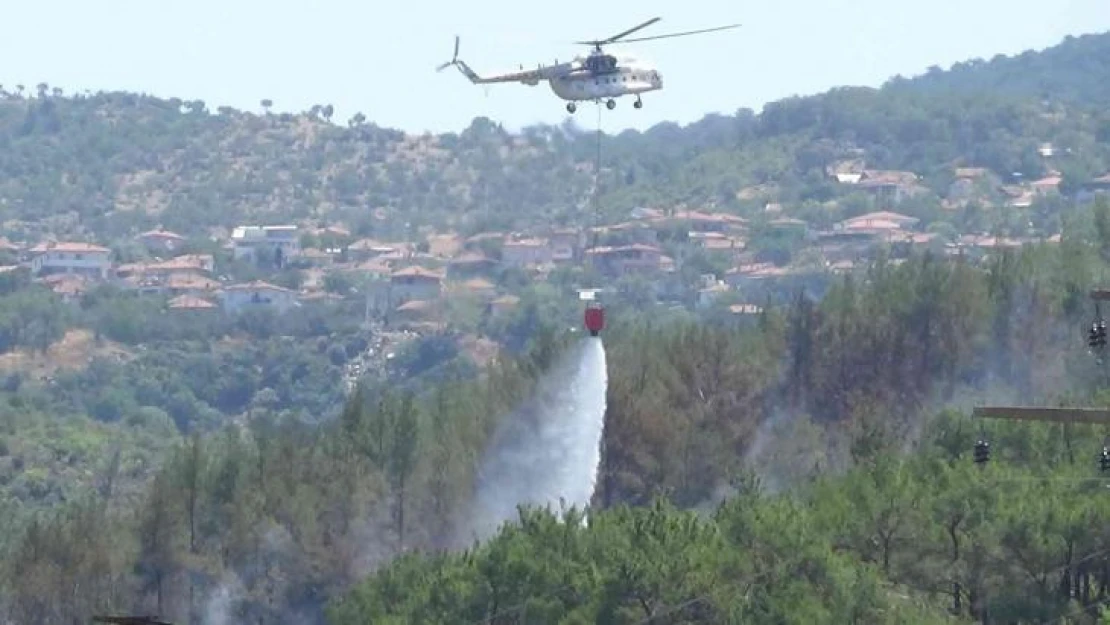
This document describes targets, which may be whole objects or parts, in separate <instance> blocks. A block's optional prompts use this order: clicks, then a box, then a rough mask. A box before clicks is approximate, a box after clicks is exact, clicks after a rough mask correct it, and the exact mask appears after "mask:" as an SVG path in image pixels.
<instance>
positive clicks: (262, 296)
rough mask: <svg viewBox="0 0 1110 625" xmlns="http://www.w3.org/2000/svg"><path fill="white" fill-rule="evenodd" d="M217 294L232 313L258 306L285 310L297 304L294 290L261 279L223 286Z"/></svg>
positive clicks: (278, 310)
mask: <svg viewBox="0 0 1110 625" xmlns="http://www.w3.org/2000/svg"><path fill="white" fill-rule="evenodd" d="M219 296H220V300H221V303H222V304H223V308H224V310H226V311H227V312H229V313H232V314H234V313H238V312H242V311H244V310H249V309H258V308H269V309H273V310H275V311H277V312H286V311H288V310H289V309H291V308H293V307H295V306H297V304H298V302H297V292H296V291H292V290H290V289H286V288H284V287H280V286H277V285H275V284H270V283H269V282H264V281H262V280H256V281H254V282H248V283H245V284H233V285H231V286H227V287H224V289H223V291H221V292H220V294H219Z"/></svg>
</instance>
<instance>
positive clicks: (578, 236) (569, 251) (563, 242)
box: [547, 228, 586, 263]
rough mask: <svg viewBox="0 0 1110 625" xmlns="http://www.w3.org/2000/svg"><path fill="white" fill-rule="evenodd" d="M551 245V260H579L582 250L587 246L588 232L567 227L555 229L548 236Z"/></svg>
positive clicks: (557, 261)
mask: <svg viewBox="0 0 1110 625" xmlns="http://www.w3.org/2000/svg"><path fill="white" fill-rule="evenodd" d="M547 240H548V245H549V246H550V247H551V260H552V261H553V262H556V263H565V262H572V261H575V260H578V259H579V258H581V256H582V250H584V249H585V248H586V232H585V231H584V230H576V229H572V228H565V229H560V230H555V231H553V232H552V233H551V235H550V236H549V237H548V239H547Z"/></svg>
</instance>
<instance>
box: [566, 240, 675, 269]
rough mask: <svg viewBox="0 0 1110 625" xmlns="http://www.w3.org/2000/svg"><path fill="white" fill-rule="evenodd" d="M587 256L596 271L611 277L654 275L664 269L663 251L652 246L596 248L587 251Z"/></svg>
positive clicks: (636, 245) (634, 245)
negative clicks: (630, 274)
mask: <svg viewBox="0 0 1110 625" xmlns="http://www.w3.org/2000/svg"><path fill="white" fill-rule="evenodd" d="M586 256H587V257H588V258H590V259H591V262H592V264H593V266H594V268H595V269H597V270H598V271H600V272H602V273H605V274H608V275H610V276H621V275H625V274H628V273H645V272H646V273H652V272H656V271H660V270H662V269H663V268H664V262H663V258H664V257H663V250H661V249H659V248H658V247H654V246H651V245H640V244H633V245H624V246H620V247H595V248H592V249H589V250H586ZM672 262H673V261H672Z"/></svg>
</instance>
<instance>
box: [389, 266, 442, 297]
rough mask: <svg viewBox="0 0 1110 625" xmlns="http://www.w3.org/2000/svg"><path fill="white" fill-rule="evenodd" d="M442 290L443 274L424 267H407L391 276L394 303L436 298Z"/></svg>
mask: <svg viewBox="0 0 1110 625" xmlns="http://www.w3.org/2000/svg"><path fill="white" fill-rule="evenodd" d="M442 290H443V275H441V274H440V273H439V272H437V271H432V270H430V269H425V268H423V267H418V266H413V267H405V268H404V269H399V270H397V271H394V272H393V274H392V275H391V276H390V277H389V292H390V302H391V303H392V304H393V305H398V304H402V303H404V302H407V301H409V300H414V299H420V300H430V299H435V298H437V297H439V294H440V292H441V291H442Z"/></svg>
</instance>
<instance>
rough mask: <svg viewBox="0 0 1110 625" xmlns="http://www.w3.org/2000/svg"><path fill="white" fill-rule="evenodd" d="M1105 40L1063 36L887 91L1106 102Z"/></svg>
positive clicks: (1109, 63)
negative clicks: (984, 93)
mask: <svg viewBox="0 0 1110 625" xmlns="http://www.w3.org/2000/svg"><path fill="white" fill-rule="evenodd" d="M1108 75H1110V37H1107V35H1106V34H1105V33H1103V34H1092V35H1082V36H1079V37H1072V36H1068V37H1066V38H1065V39H1064V41H1063V42H1061V43H1060V44H1059V45H1056V46H1053V47H1051V48H1048V49H1046V50H1027V51H1025V52H1023V53H1021V54H1018V55H1014V56H1006V55H1003V54H999V55H997V56H995V57H994V58H992V59H990V60H984V59H974V60H970V61H964V62H962V63H956V64H955V65H953V66H952V67H951V68H949V69H948V70H947V71H945V70H942V69H941V68H939V67H933V68H931V69H930V70H929V71H928V72H927V73H926V74H925V75H923V76H918V77H915V78H914V79H913V80H906V79H904V78H897V79H894V80H891V81H890V82H889V83H888V86H889V87H897V88H900V89H907V90H909V91H911V92H916V93H924V92H929V91H945V90H952V91H962V92H965V93H967V92H973V93H979V92H982V91H991V92H994V93H1005V94H1007V95H1015V96H1025V97H1028V96H1033V97H1038V98H1044V99H1046V100H1056V101H1061V100H1062V101H1067V102H1072V103H1084V102H1085V103H1097V102H1107V101H1110V82H1107V81H1106V77H1107V76H1108Z"/></svg>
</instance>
